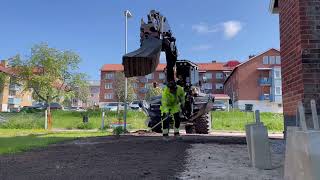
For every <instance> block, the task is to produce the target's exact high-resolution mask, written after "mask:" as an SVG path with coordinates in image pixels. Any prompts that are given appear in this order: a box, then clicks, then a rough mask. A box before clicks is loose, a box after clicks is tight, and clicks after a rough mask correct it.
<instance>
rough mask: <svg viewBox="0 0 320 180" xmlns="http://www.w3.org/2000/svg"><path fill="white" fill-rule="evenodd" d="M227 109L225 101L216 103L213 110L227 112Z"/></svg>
mask: <svg viewBox="0 0 320 180" xmlns="http://www.w3.org/2000/svg"><path fill="white" fill-rule="evenodd" d="M226 109H227V106H226V104H225V103H224V102H223V101H219V100H218V101H214V103H213V106H212V110H214V111H216V110H220V111H225V110H226Z"/></svg>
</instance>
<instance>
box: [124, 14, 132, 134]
mask: <svg viewBox="0 0 320 180" xmlns="http://www.w3.org/2000/svg"><path fill="white" fill-rule="evenodd" d="M124 16H125V48H124V52H125V54H127V53H128V18H131V17H132V14H131V12H130V11H129V10H125V11H124ZM127 99H128V78H125V90H124V114H123V129H124V132H126V130H127V109H128V102H127Z"/></svg>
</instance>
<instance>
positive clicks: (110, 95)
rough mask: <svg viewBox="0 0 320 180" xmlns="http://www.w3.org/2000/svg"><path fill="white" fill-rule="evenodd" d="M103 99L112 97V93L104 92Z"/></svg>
mask: <svg viewBox="0 0 320 180" xmlns="http://www.w3.org/2000/svg"><path fill="white" fill-rule="evenodd" d="M104 98H105V99H113V94H112V93H106V94H104Z"/></svg>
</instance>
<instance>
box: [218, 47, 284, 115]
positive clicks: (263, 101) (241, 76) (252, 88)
mask: <svg viewBox="0 0 320 180" xmlns="http://www.w3.org/2000/svg"><path fill="white" fill-rule="evenodd" d="M281 88H282V87H281V59H280V52H279V51H278V50H276V49H270V50H268V51H266V52H263V53H261V54H259V55H257V56H254V57H251V58H250V59H249V60H247V61H245V62H244V63H242V64H240V65H238V66H236V68H234V70H233V71H232V73H231V74H230V75H229V77H228V78H227V79H226V81H225V82H224V92H225V94H227V95H229V96H230V97H231V100H232V103H233V106H234V107H235V108H239V109H243V110H244V109H245V106H246V104H248V105H253V110H256V109H258V110H260V111H262V112H277V113H282V111H283V109H282V92H281Z"/></svg>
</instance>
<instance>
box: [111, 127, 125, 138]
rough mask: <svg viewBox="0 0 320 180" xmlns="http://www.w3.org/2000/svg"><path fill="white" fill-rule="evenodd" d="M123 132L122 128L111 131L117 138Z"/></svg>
mask: <svg viewBox="0 0 320 180" xmlns="http://www.w3.org/2000/svg"><path fill="white" fill-rule="evenodd" d="M124 132H125V131H124V129H123V127H122V126H117V127H115V128H113V131H112V133H113V135H117V136H119V135H120V134H123V133H124Z"/></svg>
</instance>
